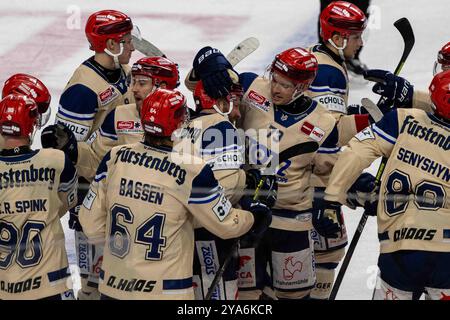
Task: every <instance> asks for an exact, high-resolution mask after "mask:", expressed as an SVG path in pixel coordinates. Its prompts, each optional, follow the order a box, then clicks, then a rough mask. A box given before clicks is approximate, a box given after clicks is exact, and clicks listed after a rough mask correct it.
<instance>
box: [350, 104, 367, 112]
mask: <svg viewBox="0 0 450 320" xmlns="http://www.w3.org/2000/svg"><path fill="white" fill-rule="evenodd" d="M347 114H369V111H367V110H366V108H364V107H363V106H362V105H360V104H350V105H348V106H347Z"/></svg>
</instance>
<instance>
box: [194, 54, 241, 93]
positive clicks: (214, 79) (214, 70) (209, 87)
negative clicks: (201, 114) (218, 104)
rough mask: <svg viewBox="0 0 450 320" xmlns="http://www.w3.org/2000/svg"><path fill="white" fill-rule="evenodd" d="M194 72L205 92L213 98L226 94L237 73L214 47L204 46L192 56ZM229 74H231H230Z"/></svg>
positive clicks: (236, 79) (236, 77) (236, 78)
mask: <svg viewBox="0 0 450 320" xmlns="http://www.w3.org/2000/svg"><path fill="white" fill-rule="evenodd" d="M194 73H195V77H196V78H197V79H198V80H202V82H203V86H204V87H205V91H206V94H207V95H208V96H209V97H211V98H213V99H218V98H224V97H226V96H227V95H228V93H229V92H230V89H231V85H232V83H233V79H232V78H231V77H233V78H235V79H234V82H236V81H238V75H237V73H236V71H234V70H233V67H232V66H231V64H230V62H229V61H228V60H227V59H226V58H225V56H224V55H223V54H222V53H221V52H220V51H219V50H218V49H215V48H211V47H204V48H202V49H200V51H199V52H198V53H197V55H196V56H195V58H194ZM230 75H231V76H230Z"/></svg>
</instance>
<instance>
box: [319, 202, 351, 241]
mask: <svg viewBox="0 0 450 320" xmlns="http://www.w3.org/2000/svg"><path fill="white" fill-rule="evenodd" d="M312 223H313V226H314V229H316V231H317V233H319V234H320V235H321V236H323V237H325V238H333V239H335V238H338V237H340V236H341V235H342V228H341V226H342V224H343V219H342V213H341V204H340V203H339V202H334V201H327V200H323V202H322V205H321V206H320V207H318V208H316V209H315V210H313V214H312Z"/></svg>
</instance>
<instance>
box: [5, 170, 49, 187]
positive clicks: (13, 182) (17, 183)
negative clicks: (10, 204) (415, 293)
mask: <svg viewBox="0 0 450 320" xmlns="http://www.w3.org/2000/svg"><path fill="white" fill-rule="evenodd" d="M55 174H56V170H55V169H53V168H35V167H34V166H33V165H30V167H29V168H27V169H21V170H13V169H9V170H8V171H3V172H0V189H5V188H14V187H22V186H24V185H27V184H31V183H33V184H34V183H35V182H38V181H39V182H43V183H45V184H46V185H47V186H48V189H49V190H52V189H53V184H54V183H55Z"/></svg>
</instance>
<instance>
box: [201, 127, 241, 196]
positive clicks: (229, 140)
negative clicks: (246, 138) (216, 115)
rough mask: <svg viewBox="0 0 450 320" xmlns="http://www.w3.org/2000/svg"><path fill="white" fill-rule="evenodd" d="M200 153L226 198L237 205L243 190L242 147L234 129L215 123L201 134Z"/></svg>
mask: <svg viewBox="0 0 450 320" xmlns="http://www.w3.org/2000/svg"><path fill="white" fill-rule="evenodd" d="M201 143H202V147H201V153H202V156H203V158H204V159H208V161H206V162H207V164H208V165H209V166H210V167H211V169H212V170H213V172H214V176H215V177H216V179H217V180H218V181H219V183H220V184H221V185H222V186H223V187H224V189H225V194H226V196H227V197H228V198H229V199H230V201H231V202H232V203H237V202H238V201H239V199H240V198H241V196H242V191H243V190H244V188H245V172H244V170H242V169H241V168H242V166H243V165H244V149H243V148H244V146H243V144H242V143H241V139H240V137H239V135H238V131H237V130H236V128H235V127H234V126H233V125H232V124H231V123H230V122H228V121H222V122H219V123H216V124H215V125H213V126H210V127H209V128H207V129H206V130H205V131H204V132H203V134H202V140H201Z"/></svg>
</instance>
